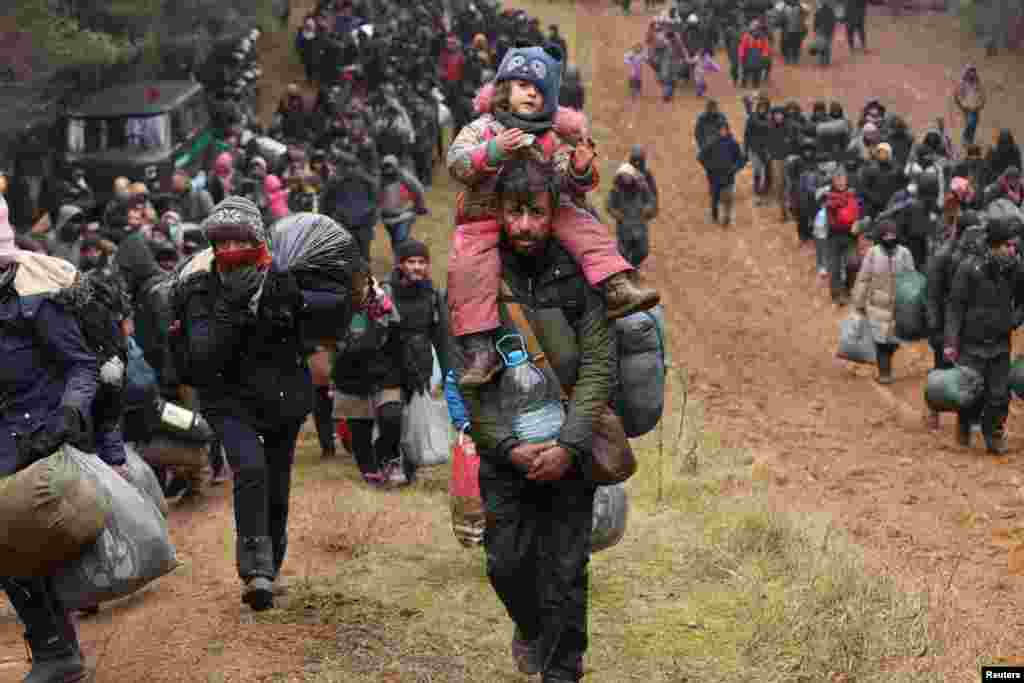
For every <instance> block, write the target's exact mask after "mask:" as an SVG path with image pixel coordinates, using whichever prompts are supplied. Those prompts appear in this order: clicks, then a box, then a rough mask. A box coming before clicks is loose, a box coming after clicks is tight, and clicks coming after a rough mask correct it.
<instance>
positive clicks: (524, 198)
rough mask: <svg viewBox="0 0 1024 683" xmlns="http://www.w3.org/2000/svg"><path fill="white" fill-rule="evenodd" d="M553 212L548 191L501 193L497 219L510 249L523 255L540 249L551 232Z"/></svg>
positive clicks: (534, 252)
mask: <svg viewBox="0 0 1024 683" xmlns="http://www.w3.org/2000/svg"><path fill="white" fill-rule="evenodd" d="M553 213H554V205H553V203H552V197H551V193H550V192H524V193H512V194H506V195H503V196H502V198H501V206H500V221H501V226H502V229H503V230H504V232H505V235H506V237H507V238H508V241H509V244H510V245H511V246H512V249H513V250H515V252H516V253H518V254H520V255H524V256H525V255H529V254H536V253H538V252H540V251H541V250H542V249H543V248H544V246H545V245H546V243H547V240H548V238H549V237H550V236H551V219H552V215H553Z"/></svg>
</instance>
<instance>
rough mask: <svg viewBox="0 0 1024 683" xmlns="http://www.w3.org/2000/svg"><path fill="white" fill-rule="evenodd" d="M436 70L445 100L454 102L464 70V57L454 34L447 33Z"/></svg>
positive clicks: (460, 85)
mask: <svg viewBox="0 0 1024 683" xmlns="http://www.w3.org/2000/svg"><path fill="white" fill-rule="evenodd" d="M437 68H438V71H439V72H440V73H439V74H438V75H439V76H440V78H441V88H442V90H443V91H444V96H445V99H446V100H447V101H448V102H449V103H450V102H455V101H456V100H457V98H458V94H459V92H460V90H461V87H462V77H463V76H464V75H465V70H466V55H465V53H464V52H463V50H462V45H461V44H460V43H459V38H458V36H456V35H455V34H454V33H449V34H448V37H447V38H446V40H445V43H444V47H442V48H441V55H440V57H439V59H438V61H437Z"/></svg>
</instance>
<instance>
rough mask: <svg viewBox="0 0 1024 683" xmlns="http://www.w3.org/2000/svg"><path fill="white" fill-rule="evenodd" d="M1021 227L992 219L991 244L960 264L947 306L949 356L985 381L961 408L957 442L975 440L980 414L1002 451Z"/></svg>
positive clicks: (1019, 294)
mask: <svg viewBox="0 0 1024 683" xmlns="http://www.w3.org/2000/svg"><path fill="white" fill-rule="evenodd" d="M1020 227H1021V226H1020V222H1019V221H1018V220H1016V219H1012V218H1001V219H997V220H993V221H990V222H989V224H988V226H987V237H986V243H987V245H988V247H987V249H985V251H984V253H983V254H982V255H980V256H976V257H973V258H968V259H965V260H964V261H963V263H961V264H960V267H959V268H957V271H956V275H955V276H954V278H953V286H952V288H951V289H950V295H949V302H948V304H947V306H946V320H945V324H946V328H945V339H944V344H945V346H944V349H943V354H944V356H945V358H946V360H947V361H949V362H950V363H959V364H960V365H962V366H965V367H968V368H971V369H972V370H974V371H975V372H977V373H978V374H980V375H981V377H982V378H983V379H984V381H985V391H984V395H983V397H982V398H981V399H980V400H979V401H977V403H976V405H974V406H972V407H971V408H968V409H965V410H961V411H960V412H959V416H958V417H959V419H958V423H957V442H958V443H959V444H960V445H961V446H964V447H967V446H969V445H970V440H971V424H972V422H974V421H976V420H977V419H978V418H980V419H981V428H982V434H983V435H984V437H985V445H986V447H987V448H988V451H989V452H990V453H994V454H997V455H1001V454H1003V453H1006V451H1007V444H1006V433H1005V429H1004V424H1005V422H1006V416H1007V414H1008V413H1009V407H1010V388H1009V374H1010V337H1011V335H1012V334H1013V330H1014V329H1015V328H1017V327H1019V325H1020V322H1021V311H1020V306H1021V305H1022V304H1024V267H1022V265H1021V261H1020V259H1019V258H1018V257H1017V256H1016V255H1015V253H1014V247H1013V244H1012V242H1013V240H1014V239H1015V238H1016V237H1017V235H1018V234H1019V231H1020Z"/></svg>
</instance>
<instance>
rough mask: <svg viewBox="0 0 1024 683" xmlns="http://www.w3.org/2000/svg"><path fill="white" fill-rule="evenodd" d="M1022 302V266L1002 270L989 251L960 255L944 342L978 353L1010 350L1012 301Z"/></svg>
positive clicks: (1013, 320)
mask: <svg viewBox="0 0 1024 683" xmlns="http://www.w3.org/2000/svg"><path fill="white" fill-rule="evenodd" d="M1020 302H1024V269H1022V267H1021V265H1020V264H1019V263H1018V264H1017V265H1016V267H1015V268H1014V269H1013V270H1011V271H1010V272H1003V271H1002V270H1001V269H1000V267H999V266H998V264H997V263H996V260H995V259H994V258H993V257H992V256H991V254H990V253H988V254H985V255H984V256H972V257H969V258H966V259H964V261H963V262H962V263H961V264H960V266H959V267H958V268H957V271H956V275H955V276H954V278H953V286H952V287H951V289H950V293H949V303H948V304H947V307H946V321H945V322H946V335H945V344H946V346H951V347H953V348H956V349H958V350H959V351H960V353H961V354H964V353H971V354H975V355H980V356H996V355H998V354H1000V353H1008V352H1009V350H1010V335H1011V333H1012V332H1013V329H1014V327H1015V323H1016V322H1017V321H1016V314H1015V310H1014V305H1015V303H1020Z"/></svg>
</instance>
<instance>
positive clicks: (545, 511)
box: [464, 162, 624, 683]
mask: <svg viewBox="0 0 1024 683" xmlns="http://www.w3.org/2000/svg"><path fill="white" fill-rule="evenodd" d="M553 177H554V174H553V172H552V170H551V169H550V168H548V167H545V166H543V165H541V164H539V163H537V162H520V163H516V164H509V165H508V166H507V168H506V169H505V170H504V171H503V173H502V175H501V176H500V177H499V179H498V186H497V192H498V199H499V220H500V222H501V225H502V242H501V246H500V251H501V259H502V269H503V273H504V279H505V284H506V292H505V294H504V296H503V297H502V299H503V302H502V307H501V309H502V326H503V328H504V329H505V330H507V331H508V332H509V333H518V334H520V335H522V336H523V337H524V338H525V339H526V341H527V347H528V348H534V349H535V348H536V347H537V346H540V344H539V343H538V342H537V338H538V337H540V338H541V339H542V340H543V341H545V342H547V343H545V344H543V348H544V350H545V354H546V358H547V359H548V360H550V363H551V365H552V366H554V369H555V371H556V372H557V373H558V375H559V376H560V378H561V383H562V386H564V387H565V391H566V393H568V394H570V395H571V399H570V400H569V402H568V405H567V409H566V418H565V421H564V423H563V424H562V427H561V429H560V431H559V433H558V435H557V437H556V438H555V439H554V440H551V441H546V442H542V443H530V442H526V441H521V440H520V439H519V438H518V437H517V436H516V433H515V431H514V430H513V426H512V417H513V416H512V415H509V414H508V412H507V411H503V410H502V394H501V391H500V388H499V384H500V378H501V375H499V378H498V380H497V381H494V382H491V383H488V384H485V385H483V386H481V387H474V388H470V389H464V394H465V398H466V402H467V404H468V406H469V412H470V415H471V420H472V436H473V439H474V440H475V441H476V443H477V445H478V447H479V451H480V456H481V466H480V489H481V494H482V496H483V500H484V507H485V509H486V513H487V529H486V531H485V534H484V545H485V547H486V549H487V573H488V577H489V578H490V581H491V585H492V586H493V588H494V591H495V593H497V595H498V597H499V599H500V600H501V601H502V603H503V605H504V606H505V609H506V610H507V611H508V614H509V616H510V617H512V620H513V622H514V624H515V633H514V635H513V640H512V656H513V658H514V659H515V661H516V664H517V666H518V668H519V670H520V671H521V672H523V673H528V674H536V673H541V674H542V676H543V678H542V680H543V683H568V682H569V681H578V680H580V678H581V677H582V675H583V656H584V653H585V652H586V650H587V600H588V589H587V564H588V562H589V559H590V550H591V548H590V535H591V527H592V513H593V501H594V491H595V484H594V482H593V480H592V479H591V478H589V477H585V476H584V473H585V472H588V471H591V469H592V467H593V465H594V464H595V461H594V457H593V454H594V452H595V451H594V443H595V433H596V431H595V428H596V427H597V426H598V424H599V423H602V422H603V420H602V418H603V416H604V415H605V410H606V406H607V404H608V400H609V397H610V394H611V389H612V384H613V381H612V380H613V367H614V366H615V346H614V344H612V343H611V337H610V334H609V328H608V322H607V315H606V311H605V305H604V302H603V299H602V297H601V295H600V293H598V292H597V291H595V290H593V289H592V288H591V287H590V286H589V285H588V284H587V281H586V279H585V278H584V277H583V274H582V272H581V271H580V269H579V267H578V266H577V265H576V264H575V263H574V261H573V259H572V257H571V256H569V254H568V253H567V252H566V251H565V250H564V249H563V248H562V247H561V246H560V245H559V244H558V243H557V242H556V241H555V240H553V239H551V221H552V215H553V212H554V209H555V208H556V207H557V206H558V193H557V190H556V189H555V186H554V182H553ZM531 318H532V319H533V322H531V321H530V319H531ZM559 327H561V332H559V331H558V329H559ZM573 333H575V334H573ZM531 355H533V356H534V359H535V364H537V365H546V363H545V361H543V360H541V358H540V357H539V356H537V355H536V354H531ZM545 372H546V373H547V374H548V376H549V377H550V373H551V372H552V369H551V368H550V367H547V368H546V370H545ZM566 378H575V379H574V381H573V380H568V379H566ZM619 427H620V429H621V424H620V425H619ZM623 441H624V437H623Z"/></svg>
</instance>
